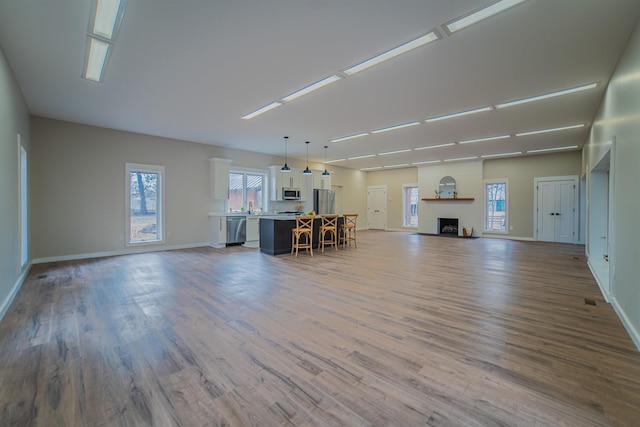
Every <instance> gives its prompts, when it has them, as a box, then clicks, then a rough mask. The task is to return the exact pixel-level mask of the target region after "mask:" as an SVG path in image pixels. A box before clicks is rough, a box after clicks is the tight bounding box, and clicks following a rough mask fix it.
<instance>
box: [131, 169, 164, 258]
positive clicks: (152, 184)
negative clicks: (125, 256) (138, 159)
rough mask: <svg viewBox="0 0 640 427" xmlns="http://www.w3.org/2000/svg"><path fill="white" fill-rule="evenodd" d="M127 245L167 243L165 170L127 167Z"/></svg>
mask: <svg viewBox="0 0 640 427" xmlns="http://www.w3.org/2000/svg"><path fill="white" fill-rule="evenodd" d="M126 170H127V172H126V173H127V178H126V190H125V192H126V195H127V200H126V207H127V209H126V211H127V215H126V216H127V218H126V223H127V245H136V244H144V243H161V242H163V241H164V235H163V217H164V200H163V199H164V191H163V186H164V166H155V165H141V164H135V163H127V167H126Z"/></svg>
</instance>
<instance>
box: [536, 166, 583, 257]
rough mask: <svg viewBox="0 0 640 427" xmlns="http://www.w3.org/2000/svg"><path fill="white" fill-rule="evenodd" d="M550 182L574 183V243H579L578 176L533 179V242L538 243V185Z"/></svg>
mask: <svg viewBox="0 0 640 427" xmlns="http://www.w3.org/2000/svg"><path fill="white" fill-rule="evenodd" d="M548 181H573V185H574V187H573V188H574V197H573V239H572V240H573V241H572V242H571V243H573V244H574V245H575V244H576V243H577V241H578V227H579V222H578V221H579V219H580V216H579V211H580V191H579V188H580V187H579V186H580V180H579V177H578V175H566V176H541V177H534V178H533V240H535V241H536V242H537V241H538V183H540V182H548Z"/></svg>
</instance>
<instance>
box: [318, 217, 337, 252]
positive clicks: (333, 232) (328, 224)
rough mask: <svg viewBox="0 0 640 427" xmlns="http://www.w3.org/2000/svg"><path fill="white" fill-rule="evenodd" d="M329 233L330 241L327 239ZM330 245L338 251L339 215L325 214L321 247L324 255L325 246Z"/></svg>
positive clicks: (321, 228)
mask: <svg viewBox="0 0 640 427" xmlns="http://www.w3.org/2000/svg"><path fill="white" fill-rule="evenodd" d="M327 233H329V239H327ZM325 243H328V244H329V245H333V246H334V247H335V248H336V251H337V250H338V215H336V214H323V215H322V224H321V225H320V246H321V247H322V252H323V253H324V245H325Z"/></svg>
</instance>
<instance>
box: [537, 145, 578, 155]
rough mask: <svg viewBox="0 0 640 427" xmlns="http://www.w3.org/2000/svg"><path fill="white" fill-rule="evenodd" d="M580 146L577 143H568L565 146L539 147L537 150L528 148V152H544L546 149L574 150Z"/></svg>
mask: <svg viewBox="0 0 640 427" xmlns="http://www.w3.org/2000/svg"><path fill="white" fill-rule="evenodd" d="M574 148H578V146H577V145H568V146H565V147H552V148H539V149H537V150H528V151H527V153H543V152H545V151H559V150H572V149H574Z"/></svg>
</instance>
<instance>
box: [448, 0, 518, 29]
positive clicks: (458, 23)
mask: <svg viewBox="0 0 640 427" xmlns="http://www.w3.org/2000/svg"><path fill="white" fill-rule="evenodd" d="M525 1H527V0H501V1H497V2H494V3H493V4H491V5H490V6H487V7H485V8H483V9H480V10H478V11H476V12H473V13H471V14H469V15H467V16H464V17H462V18H459V19H456V20H455V21H453V22H451V23H449V24H446V25H445V26H444V27H445V28H446V29H447V31H448V32H449V34H452V33H455V32H456V31H460V30H462V29H464V28H467V27H469V26H471V25H473V24H476V23H478V22H480V21H483V20H485V19H487V18H490V17H492V16H494V15H497V14H498V13H500V12H502V11H504V10H507V9H509V8H511V7H513V6H517V5H519V4H520V3H523V2H525Z"/></svg>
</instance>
